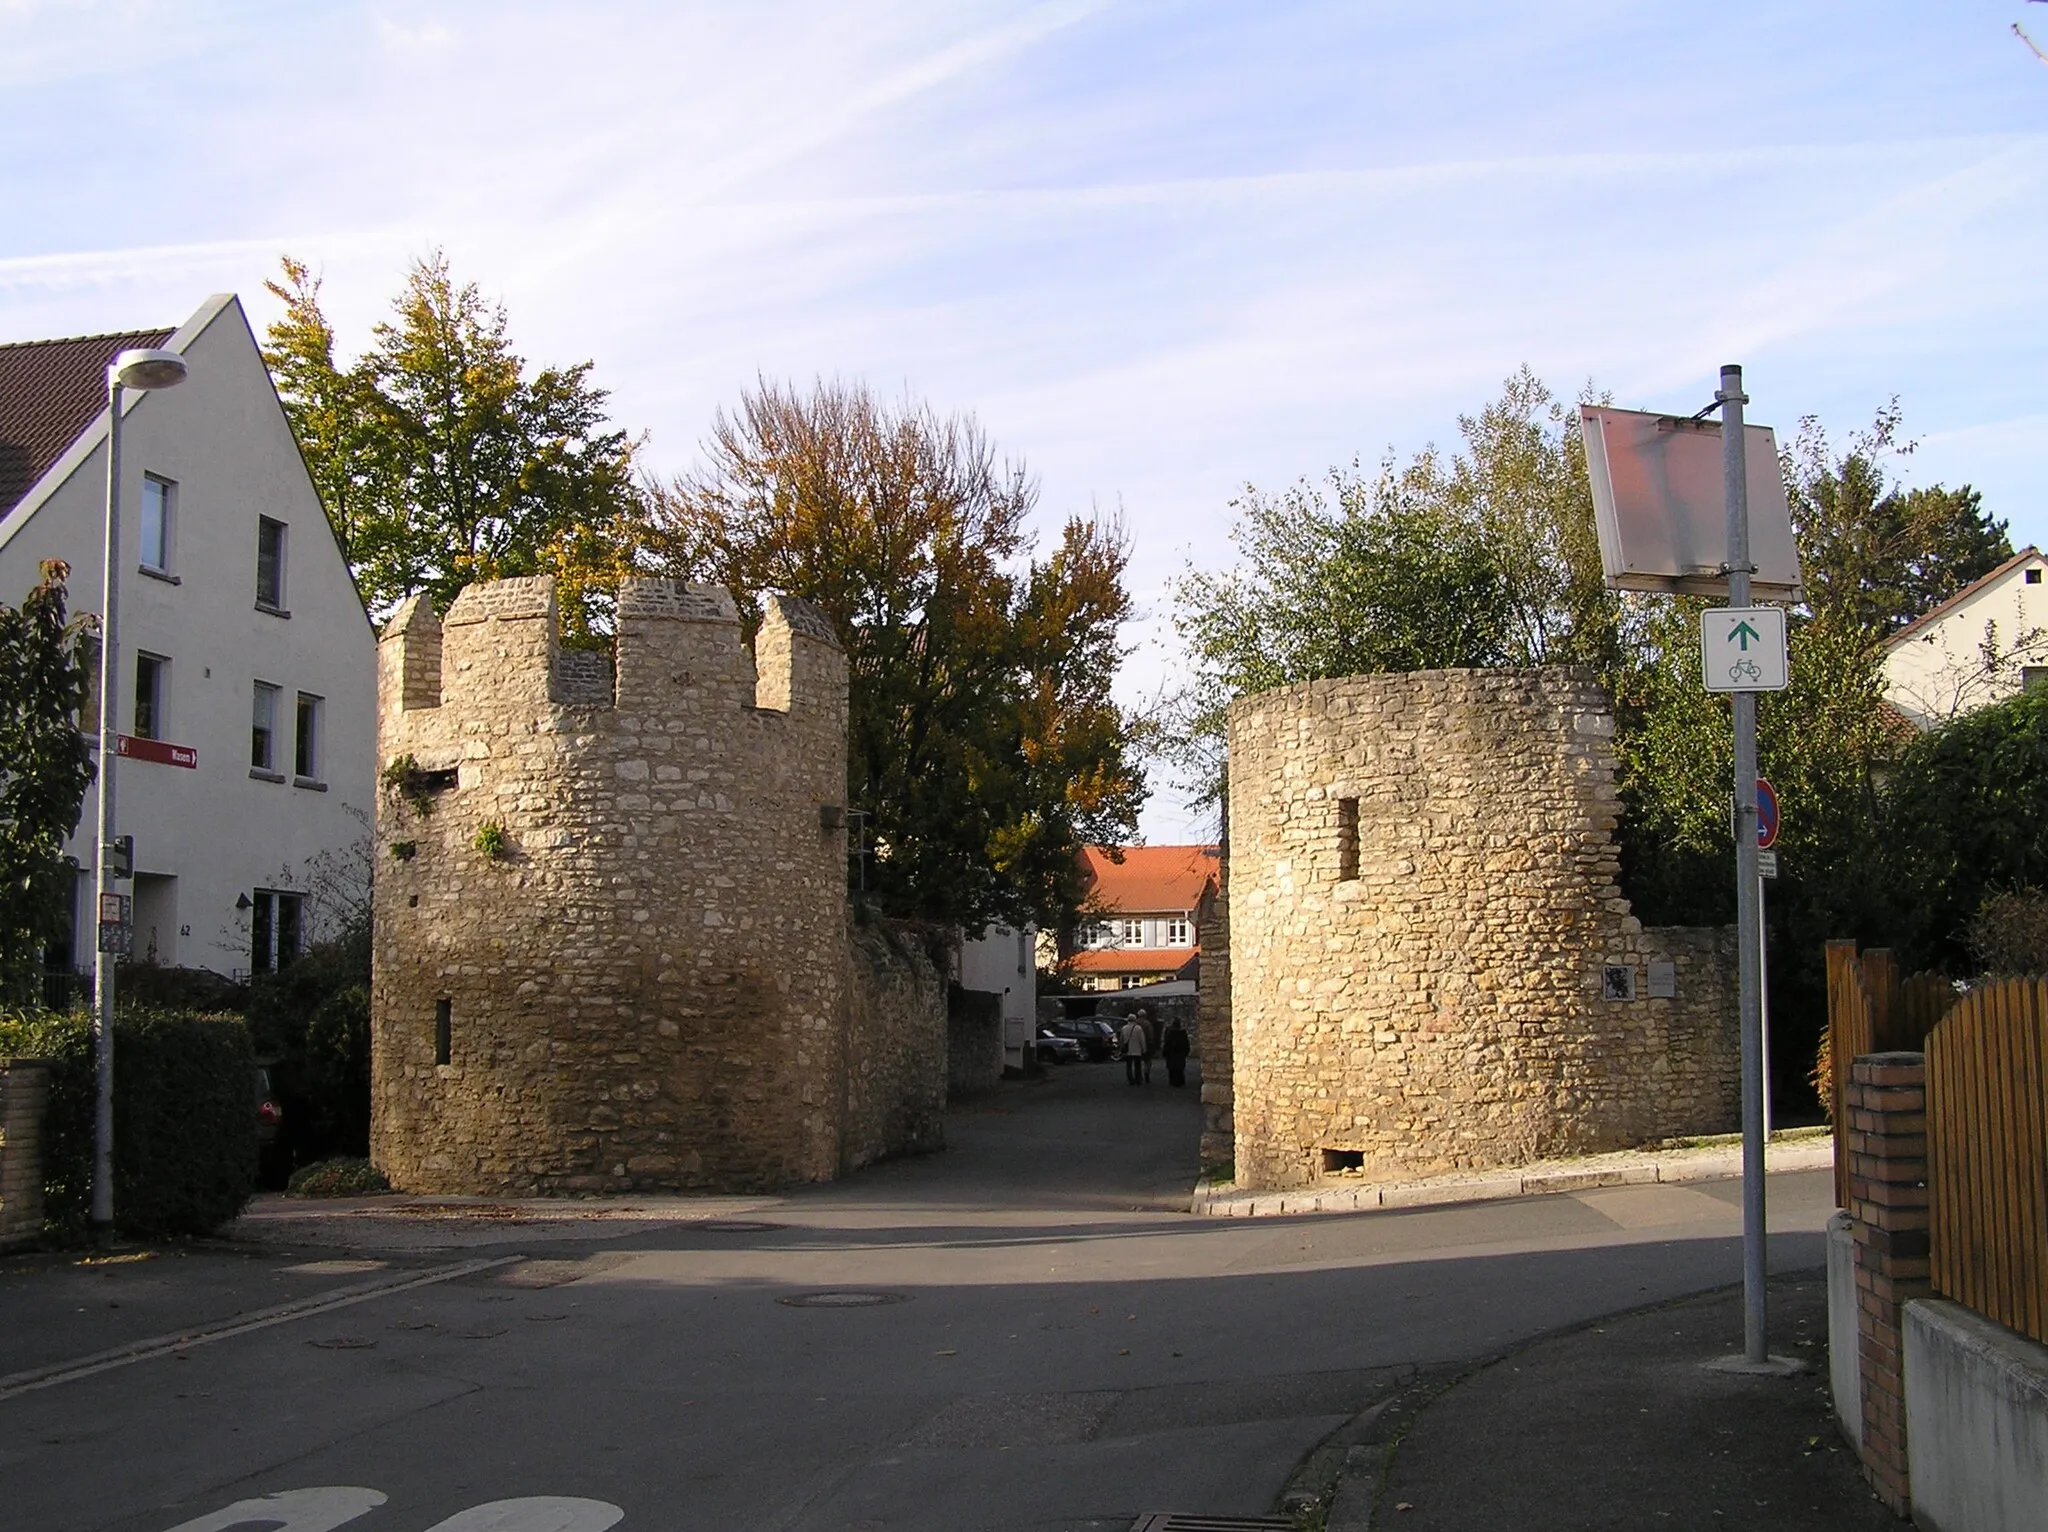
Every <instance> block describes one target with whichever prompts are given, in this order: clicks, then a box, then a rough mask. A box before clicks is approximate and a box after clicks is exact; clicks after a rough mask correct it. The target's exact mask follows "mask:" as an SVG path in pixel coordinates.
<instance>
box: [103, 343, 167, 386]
mask: <svg viewBox="0 0 2048 1532" xmlns="http://www.w3.org/2000/svg"><path fill="white" fill-rule="evenodd" d="M184 381H185V359H184V358H183V357H182V356H180V355H178V353H177V352H175V351H150V350H143V351H123V352H122V353H121V354H120V355H119V356H117V357H115V358H114V359H113V361H111V362H109V363H108V364H107V382H108V384H109V385H110V386H114V387H119V388H136V389H149V388H175V387H177V386H178V385H179V384H180V383H182V382H184Z"/></svg>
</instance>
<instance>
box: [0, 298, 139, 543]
mask: <svg viewBox="0 0 2048 1532" xmlns="http://www.w3.org/2000/svg"><path fill="white" fill-rule="evenodd" d="M175 333H176V332H175V331H173V330H129V331H125V332H123V333H121V334H118V335H75V336H72V337H70V338H68V339H65V340H31V341H20V342H17V343H15V344H13V345H0V516H5V515H6V514H7V513H8V512H9V511H11V510H13V509H14V507H15V506H16V505H17V504H19V503H20V501H21V497H22V496H23V495H26V494H27V493H28V492H29V490H30V489H31V488H33V487H34V485H35V482H36V481H37V480H38V479H40V478H41V477H42V476H43V475H44V474H45V473H47V472H48V471H49V468H50V465H51V464H53V463H55V462H56V461H57V459H58V458H60V457H62V456H63V455H64V450H65V448H67V447H69V446H70V445H71V444H72V443H73V442H74V441H76V440H77V439H78V437H79V434H80V433H81V432H82V431H84V430H85V428H86V427H87V426H89V425H91V424H92V423H93V421H94V420H96V419H97V418H98V417H99V416H100V415H101V414H102V413H104V411H105V410H106V407H107V364H108V363H109V362H111V361H112V360H113V359H114V358H115V356H116V355H117V354H119V353H120V352H123V351H126V350H129V349H130V348H131V347H155V346H161V345H163V344H164V342H165V341H167V340H169V339H170V338H171V336H172V335H174V334H175Z"/></svg>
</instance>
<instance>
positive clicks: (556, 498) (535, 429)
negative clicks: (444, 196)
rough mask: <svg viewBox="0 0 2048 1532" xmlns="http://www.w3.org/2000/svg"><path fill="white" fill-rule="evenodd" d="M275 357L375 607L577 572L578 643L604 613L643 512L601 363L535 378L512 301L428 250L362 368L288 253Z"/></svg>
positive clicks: (273, 340) (287, 400)
mask: <svg viewBox="0 0 2048 1532" xmlns="http://www.w3.org/2000/svg"><path fill="white" fill-rule="evenodd" d="M266 285H267V286H268V288H269V290H270V291H271V293H272V294H273V295H275V296H276V297H277V298H278V299H279V300H280V301H281V302H282V303H283V304H284V314H283V316H282V317H281V318H280V319H279V320H278V321H277V322H276V323H274V324H273V325H271V326H270V328H269V330H268V332H267V339H268V342H269V344H268V345H267V346H266V347H265V351H264V356H265V359H266V361H268V363H269V364H270V368H271V374H272V377H273V378H274V379H275V380H276V382H277V387H278V393H279V396H280V397H281V398H282V399H283V401H284V405H285V412H286V414H287V415H288V416H289V417H290V419H291V422H292V426H293V429H294V431H295V432H296V433H297V435H298V438H299V444H300V447H301V450H302V451H303V452H304V454H305V457H306V462H307V466H308V467H309V468H310V469H311V471H312V475H313V480H314V483H315V484H316V485H317V486H318V487H319V489H320V491H321V494H322V496H323V497H324V498H325V500H326V502H327V507H328V511H329V514H330V516H331V518H332V519H333V522H334V526H335V531H336V535H337V536H338V537H339V539H340V541H341V544H342V548H343V551H344V553H345V554H346V556H347V558H348V560H349V564H350V567H351V568H352V569H353V570H354V572H355V576H356V580H357V583H358V585H359V586H360V587H361V589H362V592H363V597H364V600H365V601H366V602H368V604H369V605H370V607H371V608H372V610H383V609H386V608H389V607H390V606H392V605H394V604H395V603H397V602H398V601H400V600H402V599H403V598H405V597H407V596H410V595H414V594H417V593H419V592H422V591H425V592H428V593H429V594H431V595H432V597H433V598H434V601H435V603H436V604H437V605H440V606H443V607H445V606H446V605H447V604H448V602H449V601H451V600H453V599H454V596H455V593H456V592H457V591H458V590H460V589H461V588H462V587H463V586H464V585H467V584H469V583H470V582H471V581H474V580H478V579H488V578H494V577H499V576H507V575H524V574H539V573H543V572H546V573H557V574H561V575H564V576H566V577H567V578H566V581H565V583H566V584H567V586H568V588H569V594H570V596H571V598H572V599H571V601H570V602H569V603H568V605H567V620H568V626H569V629H570V635H571V638H572V640H573V639H575V638H576V637H578V636H580V635H582V634H584V633H587V632H588V630H589V629H590V628H591V627H592V626H600V627H601V626H602V625H603V623H604V620H605V611H606V606H607V602H606V599H605V597H606V592H607V591H608V590H609V589H615V588H616V581H617V565H618V559H617V556H616V554H615V552H614V551H613V550H615V549H616V548H618V547H620V546H622V545H623V546H625V547H627V548H629V549H630V548H633V547H636V546H637V544H638V539H639V536H640V529H641V527H642V521H641V518H640V514H639V499H638V494H637V491H636V489H635V485H634V481H633V454H634V447H635V444H634V442H633V441H632V440H631V438H629V437H628V435H627V434H626V432H624V431H622V430H619V429H617V428H615V427H613V426H612V425H611V424H610V422H609V421H608V419H607V417H606V412H605V404H606V399H607V395H606V393H605V391H604V390H603V389H601V388H598V387H596V386H594V385H593V384H592V383H591V381H590V372H591V364H590V363H589V362H579V363H577V364H576V365H574V366H570V367H544V368H542V369H540V370H539V371H538V372H535V373H531V374H529V372H528V369H527V366H526V363H525V361H524V360H523V359H522V358H521V357H520V356H519V355H518V354H517V353H516V352H515V351H514V350H513V349H512V344H511V339H510V335H509V322H508V320H507V317H506V313H505V310H504V308H503V307H502V306H496V305H492V304H489V303H487V302H485V300H484V299H483V297H482V295H481V294H480V293H479V292H478V290H477V288H476V287H475V285H474V284H461V285H458V284H457V283H456V282H455V280H454V278H453V277H452V276H451V275H450V272H449V268H448V262H447V260H446V258H445V257H444V256H442V255H441V254H439V253H438V252H437V253H436V254H434V255H432V256H431V257H429V258H428V259H426V260H423V261H420V262H417V263H416V264H415V265H414V266H413V268H412V269H411V271H410V272H409V273H408V274H407V277H406V283H405V287H404V289H403V290H402V291H401V292H400V294H399V296H398V298H397V300H396V301H395V302H394V304H393V318H392V319H389V320H386V321H384V322H383V323H380V324H378V325H377V326H376V327H375V328H374V330H373V331H372V333H371V345H370V347H369V349H368V350H367V351H366V352H365V353H364V354H363V355H362V356H361V357H360V358H359V359H358V360H357V361H356V362H354V363H353V364H352V365H348V366H343V365H342V364H341V363H340V362H338V361H337V359H336V356H335V336H334V330H333V327H332V326H331V325H330V324H329V323H328V321H327V318H326V315H325V314H324V312H323V311H322V309H321V306H320V282H319V279H318V278H317V277H315V276H313V275H312V273H311V272H310V271H309V270H308V268H307V267H306V266H305V264H304V263H303V262H299V261H295V260H292V259H290V258H286V260H285V262H284V280H283V281H282V282H271V283H268V284H266Z"/></svg>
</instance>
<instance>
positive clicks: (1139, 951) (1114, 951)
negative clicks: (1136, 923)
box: [1066, 947, 1202, 973]
mask: <svg viewBox="0 0 2048 1532" xmlns="http://www.w3.org/2000/svg"><path fill="white" fill-rule="evenodd" d="M1201 953H1202V949H1201V948H1199V947H1089V948H1086V949H1084V950H1083V951H1080V952H1077V953H1075V954H1074V955H1073V956H1072V957H1070V958H1068V959H1067V962H1066V966H1067V967H1068V968H1069V969H1071V970H1072V971H1073V972H1075V973H1178V972H1179V971H1180V970H1182V969H1184V968H1188V967H1190V966H1191V965H1192V964H1193V963H1194V961H1195V959H1196V958H1198V957H1200V956H1201Z"/></svg>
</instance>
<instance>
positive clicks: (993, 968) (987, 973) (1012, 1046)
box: [960, 926, 1038, 1066]
mask: <svg viewBox="0 0 2048 1532" xmlns="http://www.w3.org/2000/svg"><path fill="white" fill-rule="evenodd" d="M1037 945H1038V932H1037V930H1036V928H1035V927H1031V926H1027V927H1025V928H1024V929H1023V930H1021V931H1019V930H1016V929H1014V928H1012V927H1010V926H990V927H989V928H988V931H987V932H986V933H985V934H984V935H982V936H979V937H976V938H973V939H972V940H969V939H966V938H962V940H961V942H960V987H961V988H962V989H978V990H983V991H986V992H987V993H990V994H998V995H1001V996H1002V997H1003V1052H1004V1054H1005V1055H1006V1056H1007V1057H1008V1061H1009V1063H1010V1064H1011V1065H1013V1066H1015V1065H1020V1064H1021V1063H1022V1062H1023V1056H1024V1050H1025V1049H1027V1048H1029V1047H1030V1046H1031V1039H1032V1035H1033V1033H1034V1032H1036V1030H1037V1027H1038V965H1037Z"/></svg>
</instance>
